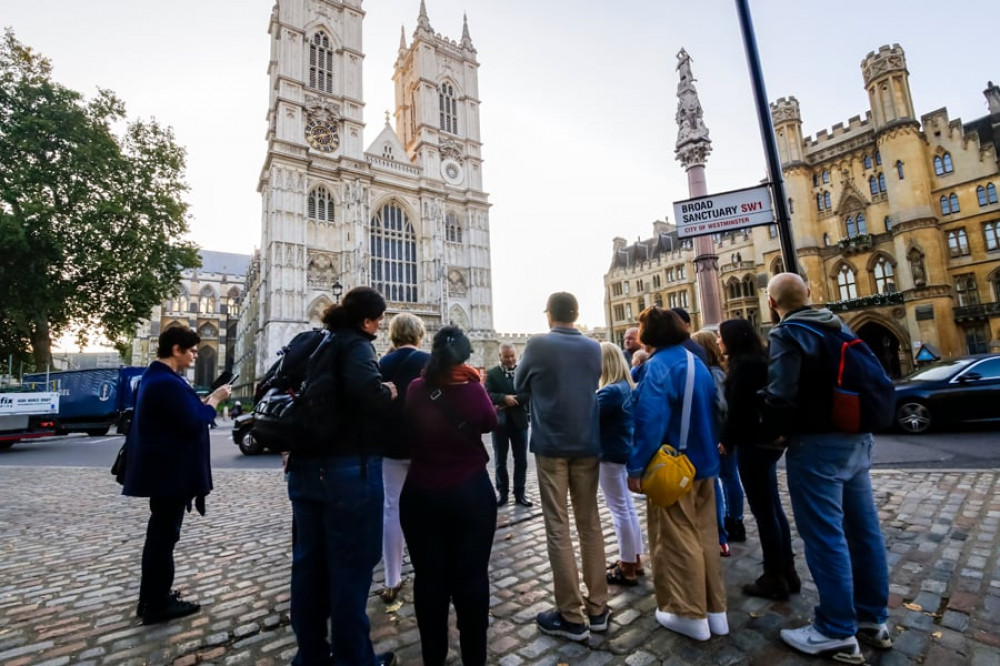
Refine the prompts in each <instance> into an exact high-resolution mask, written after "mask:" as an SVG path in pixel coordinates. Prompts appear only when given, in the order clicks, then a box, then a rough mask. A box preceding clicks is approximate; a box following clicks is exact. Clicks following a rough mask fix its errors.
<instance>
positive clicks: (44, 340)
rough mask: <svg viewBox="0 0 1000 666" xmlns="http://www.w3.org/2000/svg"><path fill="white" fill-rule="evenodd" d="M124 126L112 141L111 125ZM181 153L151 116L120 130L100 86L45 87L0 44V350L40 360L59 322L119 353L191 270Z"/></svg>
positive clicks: (35, 66)
mask: <svg viewBox="0 0 1000 666" xmlns="http://www.w3.org/2000/svg"><path fill="white" fill-rule="evenodd" d="M122 126H124V127H125V129H124V131H123V132H122V134H121V136H118V135H116V134H115V132H114V131H113V128H114V127H122ZM184 159H185V153H184V149H183V148H181V147H180V146H178V145H177V144H176V143H175V142H174V137H173V132H172V131H171V130H170V128H165V127H162V126H161V125H159V124H158V123H157V122H156V121H155V120H149V121H141V120H136V121H133V122H126V117H125V107H124V105H123V104H122V102H121V101H120V100H119V99H118V98H117V97H116V96H115V95H114V93H112V92H111V91H108V90H98V92H97V95H96V96H94V98H93V99H91V100H89V101H88V100H85V99H84V98H83V96H82V95H81V94H80V93H78V92H76V91H73V90H70V89H68V88H66V87H64V86H62V85H60V84H59V83H57V82H55V81H53V80H52V69H51V64H50V63H49V61H48V60H47V59H45V58H44V57H42V56H41V55H39V54H38V53H36V52H34V51H33V50H32V49H31V48H29V47H27V46H25V45H23V44H21V43H20V42H18V41H17V39H16V38H15V36H14V34H13V32H12V31H11V30H9V29H8V30H7V31H6V32H5V34H4V39H3V43H2V44H0V291H2V293H3V294H4V296H3V302H2V304H0V326H3V328H4V333H3V335H0V345H13V346H15V347H17V346H18V345H21V346H20V348H14V349H9V350H7V351H4V350H0V352H2V353H18V352H24V351H26V350H25V348H24V346H23V344H24V342H27V343H28V344H29V345H30V348H31V352H32V355H33V356H34V361H35V366H36V368H44V367H45V366H46V365H47V364H49V363H51V340H52V337H53V336H56V335H59V334H60V333H62V332H63V331H65V330H66V329H67V327H69V326H70V325H73V326H78V327H79V330H80V331H81V333H80V337H81V338H82V340H81V341H85V340H86V339H87V338H88V337H90V336H91V335H93V334H95V333H98V332H100V333H101V334H103V335H104V336H106V337H107V338H108V339H109V340H111V341H112V342H113V343H115V346H116V347H118V348H119V350H120V351H121V350H123V349H124V348H126V347H127V346H128V341H129V339H130V338H131V336H132V335H133V334H134V332H135V329H136V326H137V325H138V324H139V322H140V321H141V320H143V319H145V318H148V317H149V315H150V313H151V311H152V308H153V307H154V306H155V305H157V304H159V303H161V302H163V300H164V299H165V298H167V297H168V296H170V295H172V294H173V293H174V291H175V290H176V286H177V285H178V284H179V282H180V273H181V271H182V270H184V269H185V268H195V267H197V266H198V265H199V264H200V260H199V258H198V253H197V248H196V247H195V246H194V245H193V244H192V243H190V242H187V241H184V240H182V237H183V235H184V234H185V233H186V232H187V230H188V220H187V204H186V203H185V202H184V200H183V199H182V195H183V193H184V192H186V191H187V185H186V184H185V182H184V180H183V172H184Z"/></svg>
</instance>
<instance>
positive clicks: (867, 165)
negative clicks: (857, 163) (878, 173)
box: [865, 155, 872, 171]
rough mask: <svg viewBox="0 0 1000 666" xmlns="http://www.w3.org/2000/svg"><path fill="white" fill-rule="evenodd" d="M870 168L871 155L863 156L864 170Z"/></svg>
mask: <svg viewBox="0 0 1000 666" xmlns="http://www.w3.org/2000/svg"><path fill="white" fill-rule="evenodd" d="M871 168H872V158H871V155H865V170H866V171H867V170H868V169H871Z"/></svg>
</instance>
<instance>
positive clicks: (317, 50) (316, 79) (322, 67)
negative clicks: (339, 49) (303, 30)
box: [309, 30, 333, 93]
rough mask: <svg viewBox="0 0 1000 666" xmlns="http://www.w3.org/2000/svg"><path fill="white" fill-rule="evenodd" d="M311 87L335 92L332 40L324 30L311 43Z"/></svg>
mask: <svg viewBox="0 0 1000 666" xmlns="http://www.w3.org/2000/svg"><path fill="white" fill-rule="evenodd" d="M309 87H310V88H315V89H316V90H322V91H323V92H328V93H332V92H333V49H332V48H331V46H330V38H329V37H327V35H326V33H325V32H323V31H322V30H319V31H317V32H316V33H315V34H314V35H313V36H312V40H311V41H310V42H309Z"/></svg>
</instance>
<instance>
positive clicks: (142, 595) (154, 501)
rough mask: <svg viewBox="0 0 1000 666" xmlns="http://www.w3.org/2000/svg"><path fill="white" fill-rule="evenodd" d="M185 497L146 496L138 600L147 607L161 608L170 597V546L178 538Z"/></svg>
mask: <svg viewBox="0 0 1000 666" xmlns="http://www.w3.org/2000/svg"><path fill="white" fill-rule="evenodd" d="M187 503H188V500H185V499H177V498H176V497H171V498H163V497H150V498H149V524H148V525H147V526H146V543H145V545H144V546H143V547H142V580H141V582H140V583H139V602H140V603H141V604H145V606H146V607H147V608H156V607H161V606H164V605H166V604H167V602H168V601H169V600H170V588H171V587H173V584H174V546H175V545H177V541H178V540H179V539H180V538H181V523H182V522H183V520H184V510H185V509H186V508H187Z"/></svg>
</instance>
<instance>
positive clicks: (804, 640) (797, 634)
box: [781, 624, 865, 664]
mask: <svg viewBox="0 0 1000 666" xmlns="http://www.w3.org/2000/svg"><path fill="white" fill-rule="evenodd" d="M781 640H783V641H785V643H787V644H788V645H791V646H792V647H793V648H795V649H796V650H798V651H799V652H805V653H806V654H813V655H826V656H831V657H833V658H834V659H835V660H836V661H842V662H845V663H848V664H863V663H865V657H864V655H863V654H861V648H860V647H859V646H858V639H856V638H855V637H854V636H847V637H846V638H830V637H829V636H825V635H824V634H822V633H820V631H819V629H817V628H816V627H815V626H814V625H811V624H807V625H806V626H804V627H799V628H798V629H782V630H781Z"/></svg>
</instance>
